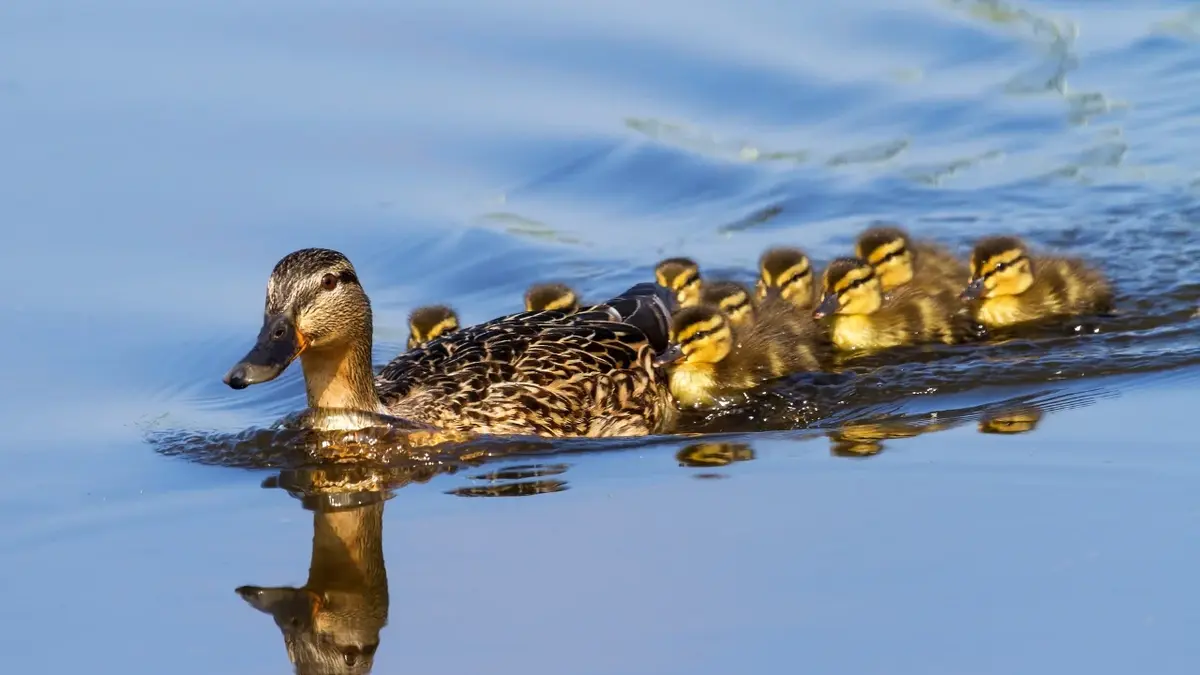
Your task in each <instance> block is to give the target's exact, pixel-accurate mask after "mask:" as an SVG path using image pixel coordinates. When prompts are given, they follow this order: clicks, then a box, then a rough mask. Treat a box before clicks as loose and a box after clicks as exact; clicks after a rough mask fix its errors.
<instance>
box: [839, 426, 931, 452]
mask: <svg viewBox="0 0 1200 675" xmlns="http://www.w3.org/2000/svg"><path fill="white" fill-rule="evenodd" d="M952 426H954V425H953V424H948V423H944V422H929V421H927V420H913V421H909V422H904V421H899V420H895V421H888V422H848V423H846V424H845V425H843V426H842V427H840V428H838V429H835V430H833V431H830V432H829V434H828V435H829V441H830V453H831V454H833V455H836V456H839V457H869V456H872V455H877V454H879V453H880V452H883V442H884V441H887V440H891V439H895V438H913V437H914V436H920V435H921V434H927V433H930V432H935V431H945V430H946V429H949V428H951V427H952Z"/></svg>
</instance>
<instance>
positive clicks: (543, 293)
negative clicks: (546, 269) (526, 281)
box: [525, 283, 579, 314]
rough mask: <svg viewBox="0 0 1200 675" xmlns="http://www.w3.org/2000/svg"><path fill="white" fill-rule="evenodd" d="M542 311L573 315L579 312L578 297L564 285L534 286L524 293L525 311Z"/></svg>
mask: <svg viewBox="0 0 1200 675" xmlns="http://www.w3.org/2000/svg"><path fill="white" fill-rule="evenodd" d="M543 310H554V311H557V312H566V313H567V314H574V313H575V312H578V311H579V295H578V294H576V293H575V290H574V289H572V288H571V287H570V286H567V285H566V284H556V283H549V284H534V285H532V286H530V287H529V289H528V290H527V291H525V311H526V312H540V311H543Z"/></svg>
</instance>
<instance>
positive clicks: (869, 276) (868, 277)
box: [834, 272, 875, 296]
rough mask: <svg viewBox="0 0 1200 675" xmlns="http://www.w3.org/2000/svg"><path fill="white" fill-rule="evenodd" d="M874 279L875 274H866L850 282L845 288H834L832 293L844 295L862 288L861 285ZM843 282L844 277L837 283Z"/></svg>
mask: <svg viewBox="0 0 1200 675" xmlns="http://www.w3.org/2000/svg"><path fill="white" fill-rule="evenodd" d="M874 278H875V272H867V273H866V274H864V275H862V276H861V277H859V278H857V279H855V280H854V281H851V282H850V283H848V284H846V285H845V286H842V287H841V288H836V287H835V288H834V292H835V293H837V294H838V295H839V296H842V295H845V294H846V293H848V292H850V291H852V290H854V289H856V288H858V287H859V286H862V285H863V284H865V283H867V282H868V281H871V280H872V279H874ZM844 280H845V277H842V278H841V279H838V281H839V282H841V281H844Z"/></svg>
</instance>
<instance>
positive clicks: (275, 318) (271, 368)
mask: <svg viewBox="0 0 1200 675" xmlns="http://www.w3.org/2000/svg"><path fill="white" fill-rule="evenodd" d="M304 346H305V345H304V337H303V336H302V335H300V332H299V331H297V330H296V325H295V324H294V323H293V322H292V320H291V319H290V318H288V317H287V316H284V315H282V314H276V315H268V316H267V317H266V319H264V320H263V327H262V330H261V331H259V333H258V341H257V342H255V343H254V348H253V349H251V350H250V352H249V353H248V354H246V356H244V357H242V360H241V361H238V362H237V363H236V364H235V365H234V366H233V367H232V368H230V369H229V372H228V373H226V374H225V384H227V385H229V386H230V387H232V388H234V389H245V388H246V387H249V386H250V385H252V384H261V383H263V382H270V381H271V380H273V379H275V378H277V377H279V375H280V373H282V372H283V371H284V370H286V369H287V367H288V365H289V364H291V362H292V361H295V360H296V357H297V356H300V352H302V351H304Z"/></svg>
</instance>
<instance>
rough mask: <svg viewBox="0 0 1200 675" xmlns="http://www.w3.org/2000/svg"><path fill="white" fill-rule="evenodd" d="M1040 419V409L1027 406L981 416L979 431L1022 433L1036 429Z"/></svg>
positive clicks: (988, 432)
mask: <svg viewBox="0 0 1200 675" xmlns="http://www.w3.org/2000/svg"><path fill="white" fill-rule="evenodd" d="M1041 421H1042V411H1041V409H1039V408H1037V407H1034V406H1028V407H1024V408H1017V409H1016V410H1006V411H1003V412H1000V413H995V414H992V415H987V416H985V417H983V418H982V419H980V420H979V431H980V433H984V434H1023V433H1025V432H1028V431H1033V430H1034V429H1036V428H1037V425H1038V422H1041Z"/></svg>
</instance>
